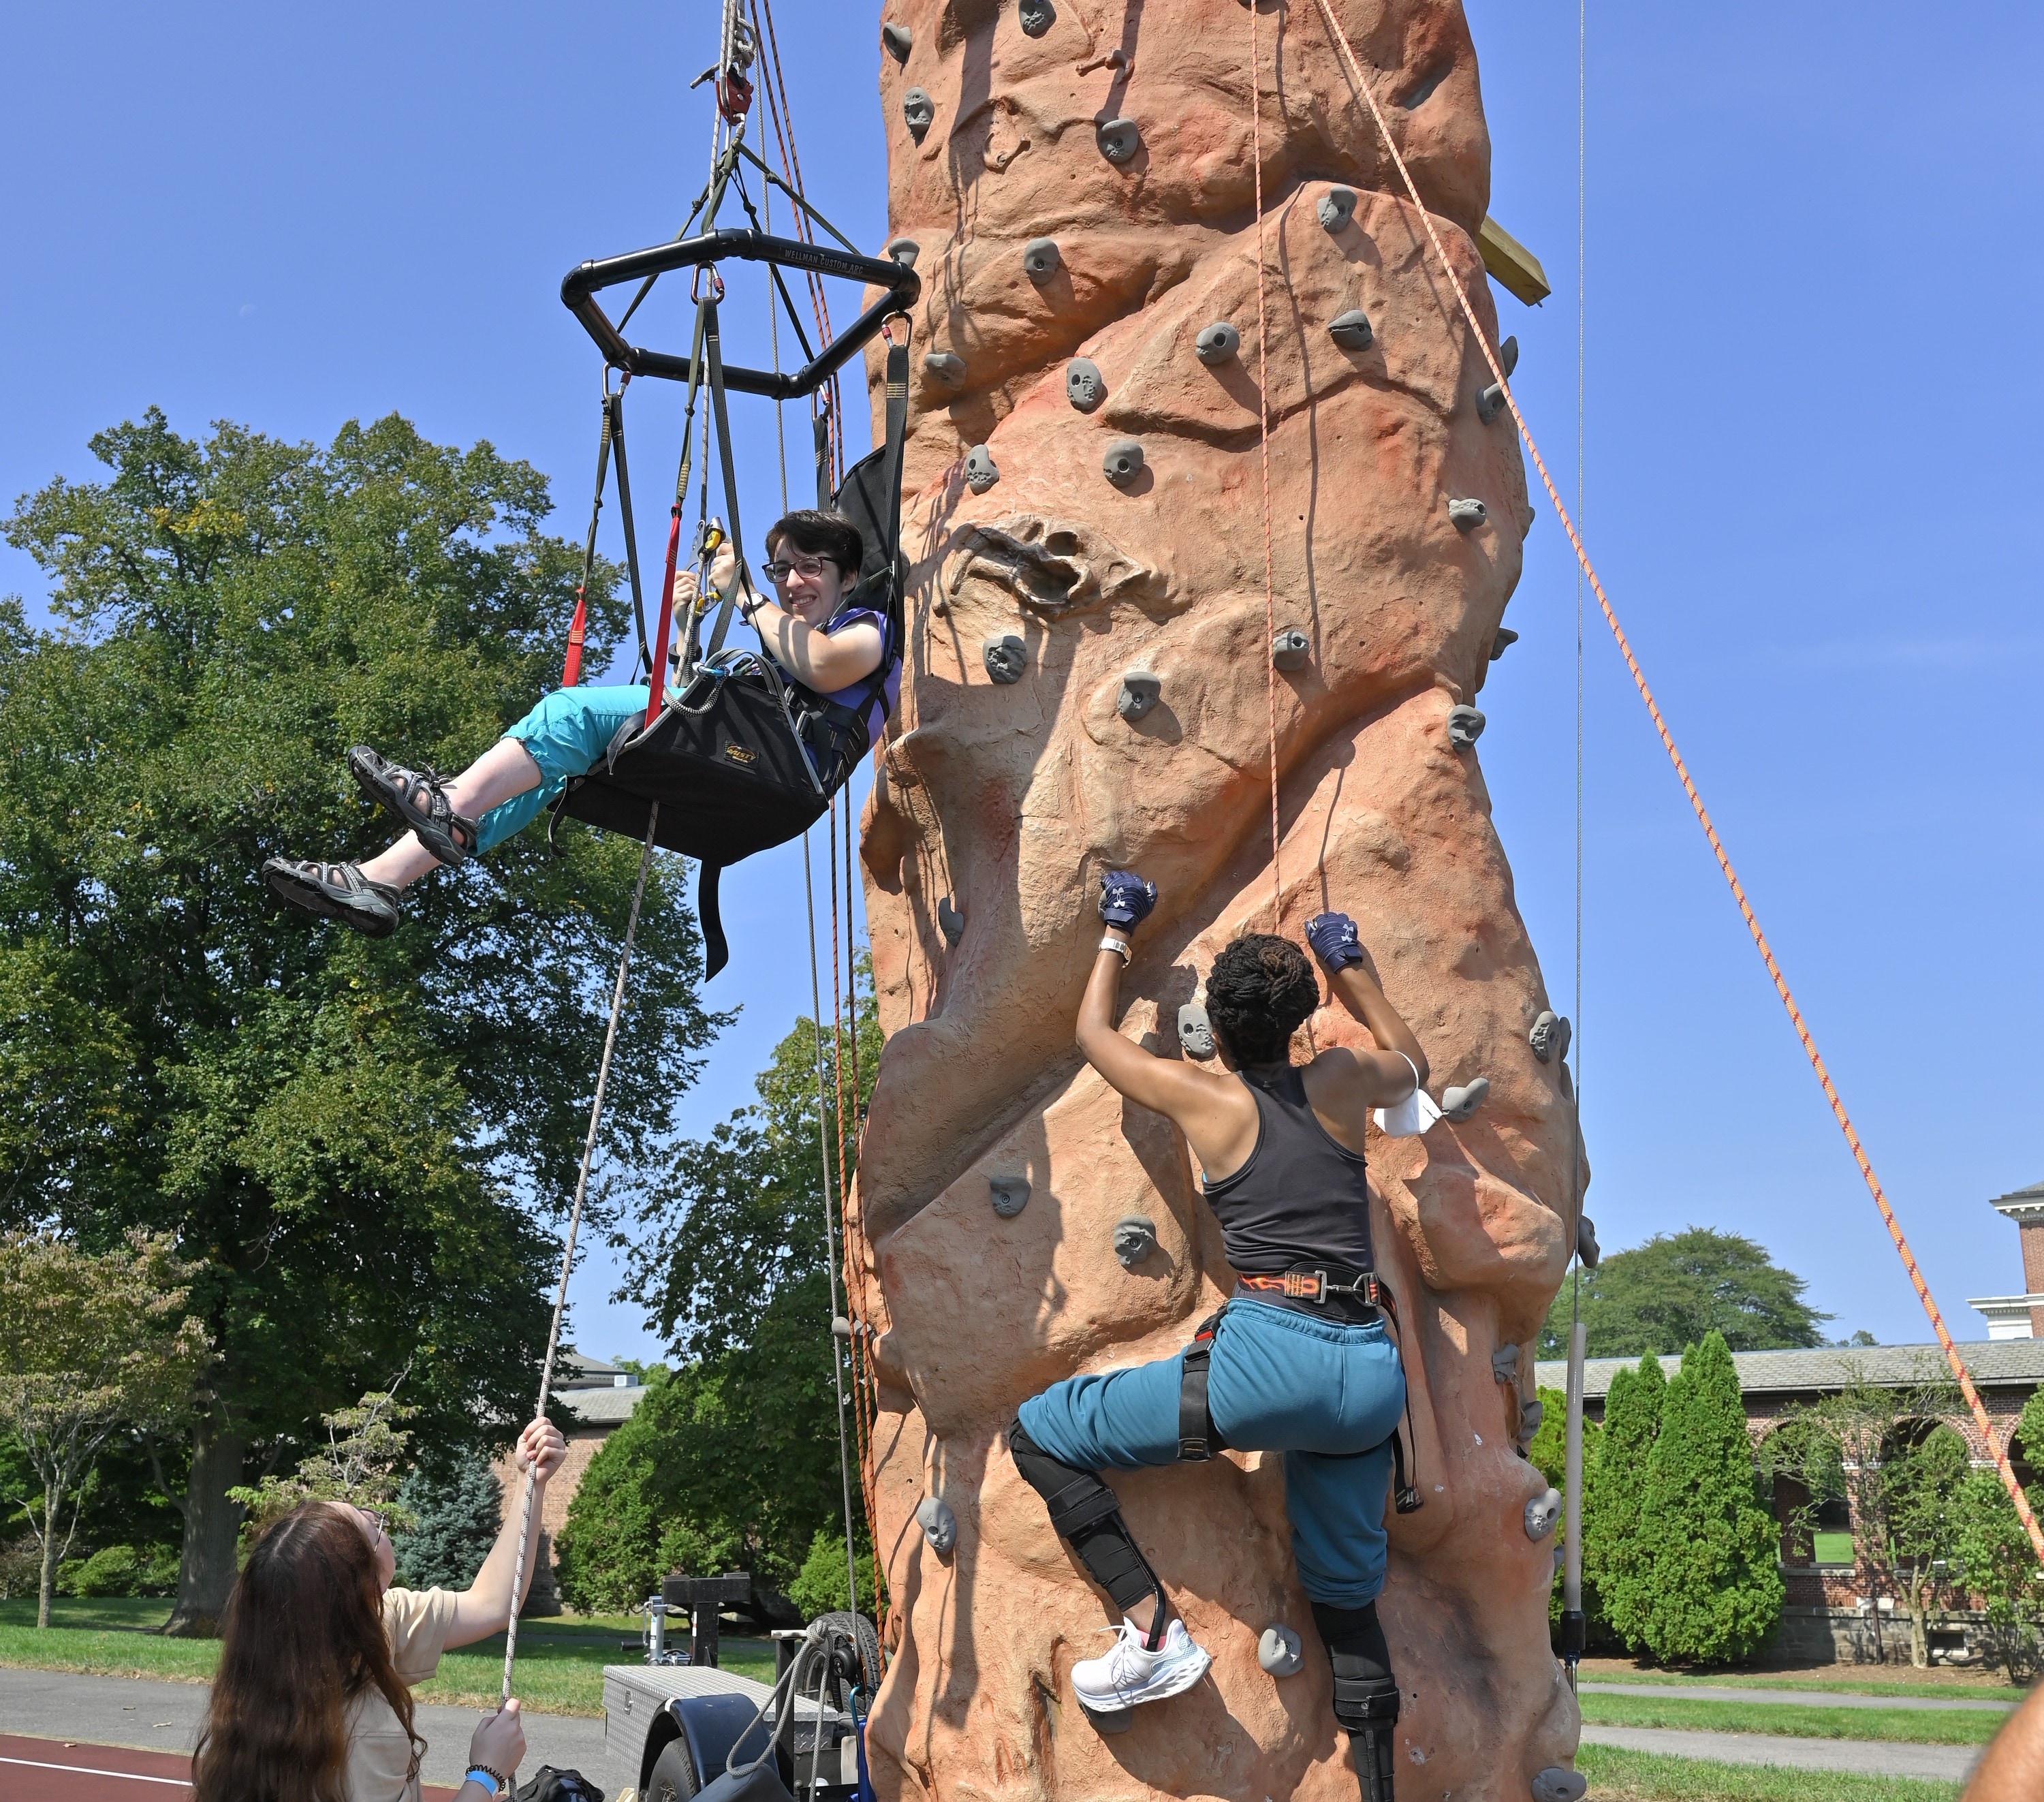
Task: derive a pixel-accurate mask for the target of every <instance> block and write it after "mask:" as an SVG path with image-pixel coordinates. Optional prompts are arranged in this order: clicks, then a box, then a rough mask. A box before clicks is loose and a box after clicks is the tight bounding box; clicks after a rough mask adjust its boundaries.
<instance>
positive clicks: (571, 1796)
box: [518, 1765, 603, 1802]
mask: <svg viewBox="0 0 2044 1802" xmlns="http://www.w3.org/2000/svg"><path fill="white" fill-rule="evenodd" d="M518 1802H603V1792H602V1791H601V1790H600V1789H597V1787H596V1785H594V1784H593V1783H591V1782H590V1781H589V1779H588V1778H587V1777H584V1776H583V1775H582V1773H581V1772H580V1771H557V1770H555V1769H554V1767H553V1766H552V1765H540V1768H539V1769H537V1770H536V1771H535V1772H534V1773H532V1781H530V1782H529V1783H525V1784H521V1785H520V1786H519V1789H518Z"/></svg>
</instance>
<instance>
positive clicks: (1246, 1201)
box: [1008, 871, 1427, 1802]
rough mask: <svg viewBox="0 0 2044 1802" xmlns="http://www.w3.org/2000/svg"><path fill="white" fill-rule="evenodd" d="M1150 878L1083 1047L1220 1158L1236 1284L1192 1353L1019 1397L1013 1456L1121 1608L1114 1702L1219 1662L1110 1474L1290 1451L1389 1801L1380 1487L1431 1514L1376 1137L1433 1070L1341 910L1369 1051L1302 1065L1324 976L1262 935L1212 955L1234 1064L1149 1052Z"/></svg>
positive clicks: (1130, 905) (1216, 1201) (1318, 1579)
mask: <svg viewBox="0 0 2044 1802" xmlns="http://www.w3.org/2000/svg"><path fill="white" fill-rule="evenodd" d="M1156 894H1157V891H1156V888H1155V885H1154V884H1151V883H1149V882H1147V881H1146V880H1144V879H1143V877H1141V876H1135V875H1132V874H1130V873H1128V872H1121V871H1116V872H1112V873H1110V874H1109V875H1108V876H1106V877H1105V879H1104V880H1103V883H1102V894H1101V908H1100V911H1101V918H1102V919H1103V920H1104V921H1105V922H1106V927H1107V933H1106V937H1105V938H1104V939H1102V940H1101V943H1100V945H1099V948H1098V949H1097V950H1096V951H1095V952H1094V953H1093V972H1092V976H1091V979H1090V980H1089V982H1088V984H1087V985H1086V991H1085V999H1084V1000H1083V1001H1082V1003H1081V1004H1080V1009H1079V1018H1078V1047H1079V1049H1080V1051H1081V1052H1082V1053H1083V1054H1084V1055H1085V1058H1086V1060H1087V1061H1088V1062H1089V1063H1090V1064H1091V1065H1093V1068H1095V1069H1096V1070H1097V1071H1098V1072H1100V1073H1101V1076H1104V1077H1105V1078H1106V1080H1108V1083H1109V1084H1112V1086H1113V1087H1114V1088H1116V1089H1118V1090H1119V1091H1120V1092H1121V1093H1122V1094H1123V1095H1125V1096H1127V1097H1128V1099H1130V1100H1131V1101H1133V1102H1135V1103H1136V1104H1137V1105H1138V1106H1139V1107H1147V1108H1149V1109H1151V1110H1152V1111H1155V1112H1157V1113H1160V1114H1162V1115H1166V1117H1167V1118H1168V1119H1170V1120H1171V1121H1172V1122H1173V1123H1174V1125H1176V1126H1178V1130H1180V1131H1181V1133H1183V1134H1185V1140H1186V1142H1187V1144H1188V1145H1189V1146H1190V1147H1191V1149H1192V1152H1193V1155H1194V1156H1195V1157H1197V1159H1198V1160H1199V1161H1200V1165H1201V1169H1202V1171H1203V1172H1204V1176H1203V1177H1202V1180H1201V1191H1202V1192H1203V1193H1204V1196H1205V1197H1206V1200H1207V1203H1208V1206H1209V1207H1212V1210H1213V1211H1214V1213H1215V1215H1216V1217H1217V1218H1218V1219H1219V1220H1220V1228H1221V1237H1222V1241H1223V1243H1224V1246H1225V1248H1226V1250H1227V1254H1228V1262H1229V1263H1230V1264H1231V1265H1232V1266H1233V1267H1234V1269H1235V1273H1236V1279H1235V1292H1234V1294H1233V1296H1231V1298H1230V1299H1229V1300H1228V1303H1227V1304H1226V1306H1225V1307H1224V1308H1223V1309H1222V1311H1220V1313H1219V1314H1217V1315H1215V1316H1214V1317H1213V1318H1212V1319H1211V1320H1208V1321H1206V1322H1204V1323H1202V1324H1201V1326H1200V1328H1199V1329H1198V1331H1197V1334H1196V1336H1195V1338H1194V1340H1193V1344H1192V1345H1191V1346H1188V1347H1187V1348H1186V1349H1185V1350H1184V1351H1182V1352H1180V1353H1174V1355H1173V1356H1171V1357H1166V1358H1162V1359H1159V1360H1158V1361H1155V1362H1154V1363H1150V1364H1143V1365H1135V1366H1133V1367H1131V1368H1127V1369H1116V1370H1107V1371H1101V1372H1097V1373H1086V1374H1083V1375H1081V1376H1077V1377H1068V1378H1066V1380H1064V1381H1062V1382H1061V1383H1054V1384H1051V1387H1050V1388H1047V1389H1046V1390H1044V1391H1043V1393H1041V1394H1040V1395H1038V1396H1032V1398H1031V1399H1030V1400H1028V1401H1025V1402H1024V1403H1023V1404H1022V1406H1021V1408H1020V1411H1019V1412H1018V1413H1017V1415H1016V1419H1015V1421H1014V1423H1013V1424H1012V1426H1011V1427H1009V1434H1008V1444H1009V1455H1010V1456H1011V1457H1012V1458H1013V1459H1014V1461H1015V1464H1016V1469H1018V1471H1019V1472H1020V1474H1021V1475H1022V1477H1024V1480H1026V1481H1028V1483H1029V1484H1031V1485H1032V1487H1033V1488H1035V1489H1036V1490H1037V1492H1039V1494H1040V1495H1042V1496H1043V1499H1044V1501H1045V1503H1046V1504H1047V1506H1048V1508H1049V1511H1050V1516H1051V1527H1052V1528H1053V1529H1054V1530H1055V1531H1056V1532H1057V1533H1058V1535H1059V1536H1060V1537H1061V1538H1063V1539H1064V1540H1065V1541H1066V1542H1067V1543H1068V1544H1069V1545H1070V1547H1071V1549H1072V1551H1073V1553H1074V1555H1075V1556H1076V1557H1077V1558H1078V1561H1079V1562H1080V1564H1081V1565H1082V1566H1083V1567H1084V1568H1085V1571H1086V1572H1087V1573H1088V1575H1089V1576H1090V1577H1092V1578H1093V1581H1095V1582H1096V1583H1097V1584H1099V1585H1100V1586H1101V1588H1103V1589H1105V1591H1106V1592H1107V1593H1108V1597H1109V1599H1110V1600H1112V1603H1113V1604H1114V1606H1115V1609H1116V1612H1117V1613H1118V1614H1119V1615H1120V1616H1121V1619H1120V1625H1119V1627H1117V1629H1116V1638H1115V1642H1114V1644H1113V1645H1112V1646H1110V1647H1109V1648H1108V1650H1107V1652H1106V1653H1105V1654H1104V1655H1103V1656H1101V1657H1100V1658H1088V1659H1083V1660H1082V1661H1079V1662H1078V1663H1076V1664H1074V1665H1073V1666H1072V1673H1071V1683H1072V1689H1073V1692H1074V1696H1075V1697H1076V1698H1077V1700H1078V1702H1079V1703H1080V1704H1081V1705H1082V1707H1083V1708H1085V1709H1086V1710H1087V1712H1089V1714H1091V1715H1096V1716H1108V1717H1114V1716H1119V1715H1123V1714H1124V1712H1125V1711H1126V1710H1128V1709H1129V1708H1133V1707H1135V1706H1136V1705H1138V1704H1144V1703H1151V1702H1158V1701H1162V1700H1165V1699H1166V1697H1169V1696H1175V1695H1178V1694H1179V1693H1180V1692H1182V1691H1184V1690H1185V1689H1188V1688H1191V1687H1192V1686H1193V1685H1194V1684H1196V1683H1197V1682H1198V1681H1200V1680H1201V1677H1204V1675H1205V1673H1206V1669H1207V1666H1208V1664H1209V1662H1210V1659H1209V1658H1208V1654H1207V1653H1206V1652H1205V1650H1204V1649H1202V1648H1201V1646H1199V1645H1198V1644H1197V1643H1196V1642H1194V1641H1193V1638H1191V1636H1190V1635H1189V1634H1188V1633H1187V1632H1186V1631H1185V1623H1184V1622H1183V1621H1181V1620H1179V1619H1175V1618H1174V1617H1173V1615H1172V1613H1171V1609H1170V1602H1169V1600H1168V1598H1167V1597H1166V1595H1165V1592H1164V1587H1163V1584H1162V1582H1161V1581H1159V1580H1158V1577H1157V1574H1156V1573H1155V1571H1154V1570H1152V1569H1151V1566H1150V1564H1149V1561H1148V1560H1147V1559H1146V1558H1145V1557H1143V1554H1142V1552H1141V1551H1140V1550H1139V1549H1138V1547H1137V1544H1136V1540H1135V1535H1134V1534H1131V1532H1130V1531H1129V1529H1128V1526H1127V1525H1126V1524H1125V1523H1124V1521H1123V1519H1122V1516H1121V1510H1120V1504H1119V1503H1118V1501H1117V1500H1116V1496H1115V1494H1114V1492H1113V1491H1112V1489H1110V1488H1108V1486H1107V1484H1105V1483H1104V1482H1103V1481H1101V1477H1100V1476H1099V1474H1098V1473H1099V1472H1100V1471H1101V1470H1102V1469H1105V1468H1113V1469H1124V1470H1128V1469H1138V1468H1139V1467H1142V1466H1144V1465H1169V1464H1177V1463H1179V1462H1181V1461H1199V1460H1202V1459H1205V1458H1207V1457H1210V1456H1211V1455H1212V1454H1213V1452H1215V1451H1216V1450H1220V1449H1222V1448H1224V1447H1226V1446H1234V1447H1237V1448H1239V1449H1240V1450H1244V1451H1270V1452H1277V1453H1281V1454H1282V1455H1283V1457H1284V1465H1285V1512H1286V1514H1287V1515H1288V1516H1289V1519H1290V1521H1291V1527H1292V1553H1293V1563H1294V1565H1295V1566H1296V1568H1297V1572H1298V1577H1299V1584H1300V1587H1301V1588H1302V1589H1304V1591H1305V1592H1306V1595H1307V1597H1308V1600H1310V1601H1311V1602H1312V1609H1313V1620H1314V1623H1315V1625H1316V1627H1318V1628H1319V1630H1320V1637H1321V1638H1322V1640H1323V1642H1324V1643H1325V1645H1326V1646H1327V1655H1328V1658H1329V1661H1330V1662H1331V1665H1332V1667H1333V1677H1334V1712H1335V1719H1336V1720H1337V1721H1338V1722H1339V1723H1340V1724H1341V1725H1342V1726H1343V1727H1346V1728H1347V1730H1348V1731H1349V1733H1350V1735H1351V1738H1352V1739H1353V1741H1354V1751H1355V1753H1356V1754H1357V1758H1356V1765H1357V1769H1358V1775H1359V1776H1360V1777H1361V1778H1362V1791H1363V1795H1364V1796H1365V1797H1366V1798H1367V1799H1368V1802H1392V1796H1391V1785H1392V1767H1391V1753H1392V1729H1393V1725H1394V1723H1396V1721H1397V1715H1398V1688H1397V1682H1396V1681H1395V1680H1394V1679H1393V1676H1392V1673H1391V1669H1390V1653H1389V1648H1388V1646H1386V1644H1385V1636H1384V1631H1383V1629H1382V1627H1381V1626H1380V1625H1379V1624H1378V1623H1377V1595H1378V1592H1380V1591H1381V1589H1382V1588H1383V1586H1384V1577H1385V1561H1386V1550H1387V1542H1386V1537H1385V1527H1384V1516H1385V1502H1386V1498H1387V1494H1388V1492H1389V1491H1390V1490H1391V1488H1392V1487H1393V1471H1394V1469H1397V1470H1398V1476H1397V1488H1398V1491H1399V1496H1398V1502H1399V1507H1400V1511H1401V1512H1407V1511H1410V1510H1411V1509H1412V1508H1413V1507H1416V1506H1417V1505H1418V1497H1417V1495H1416V1492H1415V1491H1414V1490H1413V1489H1412V1488H1411V1487H1410V1486H1409V1485H1408V1482H1407V1480H1406V1477H1405V1474H1404V1471H1403V1469H1401V1468H1400V1466H1402V1465H1403V1463H1404V1459H1403V1456H1402V1453H1401V1451H1400V1447H1399V1441H1398V1438H1397V1428H1398V1425H1399V1422H1400V1416H1401V1415H1403V1413H1404V1408H1405V1378H1404V1369H1403V1367H1402V1365H1401V1363H1400V1357H1399V1351H1398V1347H1397V1345H1396V1343H1395V1342H1393V1339H1392V1338H1390V1337H1389V1335H1388V1334H1387V1333H1386V1331H1385V1325H1386V1318H1387V1315H1388V1316H1389V1319H1390V1322H1391V1324H1392V1325H1393V1326H1395V1325H1396V1322H1397V1316H1396V1314H1395V1312H1394V1311H1393V1300H1392V1297H1391V1296H1390V1293H1389V1290H1388V1289H1386V1288H1385V1287H1384V1285H1383V1284H1381V1283H1380V1282H1379V1281H1378V1280H1377V1276H1376V1273H1375V1270H1374V1260H1373V1255H1372V1249H1371V1242H1370V1196H1369V1190H1368V1188H1367V1186H1366V1182H1365V1180H1364V1172H1363V1134H1364V1131H1365V1124H1366V1120H1367V1119H1368V1117H1369V1115H1370V1110H1371V1109H1372V1108H1373V1107H1393V1106H1395V1105H1396V1104H1397V1103H1402V1102H1404V1101H1405V1100H1406V1099H1407V1098H1408V1097H1409V1096H1411V1095H1412V1094H1413V1093H1414V1092H1415V1090H1416V1088H1418V1086H1419V1084H1420V1083H1421V1082H1423V1080H1424V1079H1425V1075H1426V1070H1427V1057H1426V1053H1424V1052H1423V1051H1422V1050H1421V1049H1420V1042H1419V1041H1418V1040H1417V1039H1416V1038H1415V1037H1414V1036H1413V1034H1412V1029H1411V1028H1410V1027H1408V1026H1407V1025H1406V1024H1405V1022H1404V1020H1403V1019H1401V1018H1400V1017H1399V1015H1398V1013H1397V1010H1396V1009H1394V1008H1393V1007H1392V1005H1391V1003H1389V1001H1388V1000H1386V999H1385V995H1384V991H1383V990H1382V989H1381V988H1378V986H1377V983H1376V982H1375V980H1374V979H1373V978H1372V977H1371V976H1370V973H1369V971H1368V969H1367V968H1366V961H1365V957H1364V953H1363V952H1362V947H1361V945H1360V944H1359V942H1358V938H1357V933H1356V927H1355V922H1354V921H1353V920H1351V919H1350V918H1349V917H1348V916H1347V914H1335V913H1325V914H1319V915H1317V916H1316V918H1313V919H1312V920H1311V921H1309V922H1308V923H1307V927H1306V934H1307V938H1308V941H1309V942H1310V943H1311V944H1312V948H1313V949H1314V951H1315V953H1316V954H1317V955H1318V957H1319V958H1320V963H1321V965H1322V967H1323V968H1324V969H1325V970H1326V972H1327V980H1328V986H1329V988H1331V991H1333V995H1334V998H1335V999H1337V1000H1339V1002H1340V1003H1342V1004H1343V1007H1346V1008H1347V1010H1348V1011H1349V1012H1350V1014H1351V1015H1354V1017H1355V1018H1357V1019H1358V1020H1360V1021H1361V1022H1362V1024H1363V1025H1364V1026H1366V1027H1367V1028H1368V1029H1369V1030H1370V1035H1371V1037H1372V1038H1373V1039H1374V1048H1372V1049H1365V1050H1353V1051H1352V1050H1350V1049H1347V1048H1345V1047H1342V1046H1335V1047H1331V1048H1330V1049H1327V1050H1325V1051H1323V1052H1321V1053H1320V1055H1319V1056H1318V1057H1315V1058H1314V1059H1313V1060H1312V1061H1311V1062H1310V1063H1308V1064H1305V1065H1294V1064H1293V1063H1292V1061H1291V1059H1290V1045H1291V1041H1292V1035H1293V1034H1294V1033H1295V1032H1296V1031H1297V1030H1298V1028H1299V1027H1300V1026H1301V1025H1302V1024H1303V1023H1304V1022H1305V1021H1306V1019H1307V1018H1308V1017H1309V1016H1310V1015H1312V1012H1313V1010H1314V1009H1315V1008H1316V1007H1318V1006H1319V1004H1320V984H1318V983H1317V982H1316V980H1315V979H1314V975H1313V970H1312V965H1309V964H1308V962H1307V961H1306V958H1305V956H1304V953H1302V952H1301V950H1300V949H1299V947H1298V946H1297V945H1294V944H1293V943H1292V941H1290V940H1289V939H1285V938H1274V937H1272V936H1270V935H1269V934H1263V933H1248V934H1243V936H1242V937H1241V938H1237V939H1236V940H1235V941H1234V942H1233V943H1231V944H1230V945H1228V946H1227V947H1226V948H1225V949H1223V951H1222V952H1221V953H1220V956H1218V957H1216V958H1215V960H1214V962H1213V967H1212V970H1211V971H1210V972H1208V976H1207V999H1206V1009H1207V1014H1208V1019H1209V1021H1210V1022H1211V1024H1212V1030H1213V1041H1214V1049H1215V1050H1216V1052H1217V1053H1219V1061H1220V1066H1221V1067H1220V1068H1202V1067H1201V1065H1199V1064H1197V1063H1193V1062H1189V1061H1181V1060H1179V1059H1177V1058H1165V1057H1155V1056H1152V1055H1151V1053H1149V1052H1147V1051H1145V1050H1144V1049H1143V1048H1142V1047H1141V1046H1140V1045H1135V1044H1134V1043H1132V1042H1131V1041H1130V1040H1128V1038H1125V1037H1124V1036H1123V1035H1122V1034H1121V1033H1120V1032H1119V1031H1118V1030H1116V1011H1117V1009H1116V995H1117V991H1118V986H1119V982H1120V975H1121V971H1122V968H1123V966H1124V965H1125V964H1126V963H1127V961H1128V956H1129V944H1130V940H1131V935H1132V934H1133V933H1134V930H1135V927H1136V926H1137V925H1139V923H1140V922H1141V921H1142V920H1143V918H1144V916H1145V915H1147V914H1148V913H1149V911H1150V910H1151V907H1153V906H1154V905H1155V901H1156Z"/></svg>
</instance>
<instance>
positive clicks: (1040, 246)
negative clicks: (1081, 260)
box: [1022, 238, 1065, 285]
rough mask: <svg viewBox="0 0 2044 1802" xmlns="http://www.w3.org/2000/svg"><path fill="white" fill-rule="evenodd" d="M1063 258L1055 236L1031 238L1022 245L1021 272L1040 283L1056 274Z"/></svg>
mask: <svg viewBox="0 0 2044 1802" xmlns="http://www.w3.org/2000/svg"><path fill="white" fill-rule="evenodd" d="M1064 260H1065V259H1064V256H1063V253H1062V252H1060V251H1059V250H1058V241H1057V240H1056V239H1055V238H1032V239H1030V241H1028V243H1027V244H1025V245H1023V247H1022V273H1023V274H1024V275H1027V276H1028V278H1029V279H1030V280H1031V281H1032V282H1035V283H1038V284H1039V285H1041V284H1042V283H1045V282H1047V281H1048V280H1049V279H1051V277H1052V276H1053V275H1055V274H1057V272H1058V264H1061V263H1062V262H1063V261H1064Z"/></svg>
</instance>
